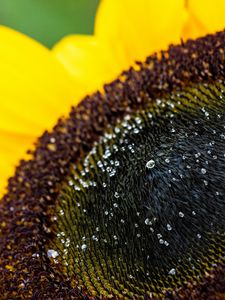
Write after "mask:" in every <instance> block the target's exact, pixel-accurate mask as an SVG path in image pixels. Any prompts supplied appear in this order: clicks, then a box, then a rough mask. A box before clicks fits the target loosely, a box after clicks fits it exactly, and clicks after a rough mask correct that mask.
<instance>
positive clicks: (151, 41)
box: [95, 0, 188, 63]
mask: <svg viewBox="0 0 225 300" xmlns="http://www.w3.org/2000/svg"><path fill="white" fill-rule="evenodd" d="M187 17H188V16H187V12H186V9H185V3H184V1H182V0H171V1H167V0H157V1H155V0H154V1H153V0H139V1H136V0H113V1H112V0H103V1H102V2H101V4H100V7H99V10H98V14H97V19H96V24H95V33H96V35H97V36H98V37H100V38H101V39H103V40H107V41H108V42H109V43H110V44H111V46H114V45H115V44H117V43H120V44H121V45H123V47H124V49H125V53H126V56H127V59H128V60H129V63H132V62H133V61H134V60H143V59H145V58H146V56H147V55H149V54H151V53H152V52H154V51H159V50H161V49H165V48H167V46H168V45H169V44H171V43H179V41H180V38H181V35H182V28H183V25H184V24H185V22H186V20H187Z"/></svg>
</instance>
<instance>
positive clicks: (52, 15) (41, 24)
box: [0, 0, 99, 47]
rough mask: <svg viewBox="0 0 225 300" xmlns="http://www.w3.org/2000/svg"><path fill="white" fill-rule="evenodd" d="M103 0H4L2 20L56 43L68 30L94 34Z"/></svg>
mask: <svg viewBox="0 0 225 300" xmlns="http://www.w3.org/2000/svg"><path fill="white" fill-rule="evenodd" d="M98 4H99V0H0V24H2V25H6V26H9V27H11V28H14V29H16V30H18V31H20V32H23V33H25V34H26V35H28V36H30V37H32V38H34V39H36V40H38V41H39V42H41V43H42V44H44V45H45V46H47V47H51V46H53V45H54V44H55V43H56V42H57V41H58V40H60V38H62V37H63V36H65V35H67V34H71V33H78V34H92V33H93V25H94V18H95V13H96V9H97V7H98Z"/></svg>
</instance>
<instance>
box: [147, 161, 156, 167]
mask: <svg viewBox="0 0 225 300" xmlns="http://www.w3.org/2000/svg"><path fill="white" fill-rule="evenodd" d="M154 166H155V161H154V160H153V159H150V160H149V161H148V162H147V164H146V168H147V169H152V168H154Z"/></svg>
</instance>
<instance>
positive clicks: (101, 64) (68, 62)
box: [53, 35, 126, 93]
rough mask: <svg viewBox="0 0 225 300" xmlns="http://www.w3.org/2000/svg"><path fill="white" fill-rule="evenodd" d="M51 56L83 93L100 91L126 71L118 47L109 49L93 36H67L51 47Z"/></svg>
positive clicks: (109, 47) (121, 53)
mask: <svg viewBox="0 0 225 300" xmlns="http://www.w3.org/2000/svg"><path fill="white" fill-rule="evenodd" d="M53 53H54V55H55V56H56V57H57V59H58V60H59V61H60V62H61V63H62V64H63V66H64V67H65V68H66V69H67V71H68V72H69V74H70V75H71V76H72V77H73V78H74V79H75V80H80V82H81V84H82V85H83V86H85V90H86V93H91V92H94V91H95V90H97V89H102V86H103V84H105V83H107V82H109V81H111V80H113V79H115V78H116V76H117V75H118V74H119V73H120V72H121V71H122V70H123V68H125V67H126V64H125V57H124V53H123V52H122V50H121V49H120V48H119V45H114V47H113V48H112V47H111V45H109V44H108V43H106V42H104V41H102V40H100V39H97V38H96V37H95V36H82V35H71V36H67V37H65V38H64V39H62V40H61V41H60V42H59V43H57V44H56V45H55V46H54V48H53Z"/></svg>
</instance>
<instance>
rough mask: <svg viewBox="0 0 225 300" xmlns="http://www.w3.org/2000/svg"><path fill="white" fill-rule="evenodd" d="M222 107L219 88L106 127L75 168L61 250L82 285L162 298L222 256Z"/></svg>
mask: <svg viewBox="0 0 225 300" xmlns="http://www.w3.org/2000/svg"><path fill="white" fill-rule="evenodd" d="M224 101H225V99H224V94H223V86H222V85H221V84H219V83H217V84H215V85H198V86H195V87H192V88H189V89H186V90H185V91H183V92H180V93H175V94H173V95H170V96H169V97H165V98H163V99H158V100H156V101H155V103H154V104H151V106H149V107H148V108H145V109H144V110H140V111H138V112H136V113H133V114H131V115H128V116H126V117H125V118H124V119H123V120H121V121H119V122H118V123H117V125H116V126H115V127H109V128H108V129H107V131H106V133H105V135H104V136H102V137H101V139H100V140H99V142H98V143H96V144H95V145H94V146H93V148H92V150H91V151H90V153H89V154H88V155H87V156H86V157H85V158H84V159H82V160H80V161H79V162H78V163H77V164H76V165H75V166H73V168H72V171H71V176H70V178H69V179H68V182H67V183H66V184H64V186H63V188H62V191H61V193H60V196H59V199H58V210H57V222H56V223H57V226H56V227H57V239H56V245H57V249H58V251H59V254H60V259H61V260H62V262H63V264H64V266H65V269H66V271H67V272H68V274H69V275H70V276H73V275H74V278H76V280H77V282H78V285H79V286H80V287H81V288H83V289H87V290H88V291H89V292H90V291H91V293H92V294H93V295H95V294H96V293H97V294H102V295H105V296H107V297H109V296H110V295H118V296H121V297H122V296H124V295H125V294H126V295H127V296H129V297H133V296H137V297H138V296H140V295H144V294H149V295H150V294H151V295H160V294H161V293H163V291H164V290H165V289H169V288H172V287H179V285H180V283H181V282H185V281H187V280H188V279H190V278H192V279H193V278H194V279H196V280H197V279H198V278H200V277H201V276H200V275H201V274H203V272H204V271H206V270H208V269H210V268H211V266H212V264H214V263H216V262H217V261H218V260H219V259H220V256H221V253H222V252H221V251H222V250H221V248H222V241H224V228H225V202H224V197H225V188H224V186H225V177H224V169H225V148H224V144H225V143H224V142H225V129H224V128H225V114H224V103H225V102H224ZM221 108H222V109H221Z"/></svg>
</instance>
